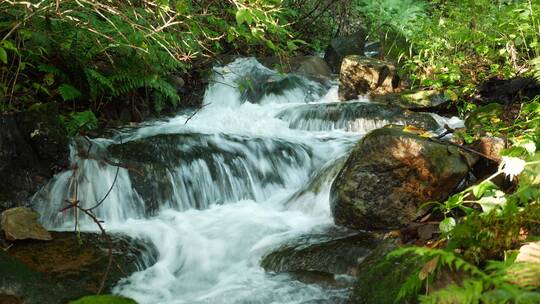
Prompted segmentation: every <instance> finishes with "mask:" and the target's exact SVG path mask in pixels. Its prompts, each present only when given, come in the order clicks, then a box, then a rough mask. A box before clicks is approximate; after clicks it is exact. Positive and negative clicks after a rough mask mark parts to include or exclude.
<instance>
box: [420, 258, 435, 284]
mask: <svg viewBox="0 0 540 304" xmlns="http://www.w3.org/2000/svg"><path fill="white" fill-rule="evenodd" d="M437 265H439V256H436V257H434V258H433V259H431V260H430V261H429V262H427V263H426V265H424V267H422V270H420V273H419V274H418V278H420V280H422V281H423V280H425V279H427V277H428V276H429V275H430V274H431V273H433V272H434V271H435V270H436V269H437Z"/></svg>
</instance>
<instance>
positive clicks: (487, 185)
mask: <svg viewBox="0 0 540 304" xmlns="http://www.w3.org/2000/svg"><path fill="white" fill-rule="evenodd" d="M493 189H497V185H495V184H494V183H493V182H492V181H483V182H481V183H480V184H478V185H476V186H474V187H472V192H473V194H474V196H475V197H476V198H481V197H482V196H483V195H484V193H485V192H486V191H487V190H493Z"/></svg>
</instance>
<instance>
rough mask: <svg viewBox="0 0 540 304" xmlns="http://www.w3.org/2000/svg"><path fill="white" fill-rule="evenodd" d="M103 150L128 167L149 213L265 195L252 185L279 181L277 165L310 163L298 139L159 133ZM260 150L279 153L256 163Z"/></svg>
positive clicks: (281, 175)
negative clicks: (169, 206)
mask: <svg viewBox="0 0 540 304" xmlns="http://www.w3.org/2000/svg"><path fill="white" fill-rule="evenodd" d="M246 146H247V147H249V148H245V147H246ZM108 151H109V153H110V154H111V156H112V157H113V158H114V159H116V160H117V161H118V162H120V163H122V164H123V165H124V166H126V167H127V168H129V176H130V179H131V182H132V185H133V188H134V189H135V190H136V191H137V193H138V194H139V195H140V196H141V198H142V199H143V201H144V202H145V205H146V208H147V214H149V215H152V214H153V213H154V212H155V211H156V210H158V209H159V206H160V204H161V205H163V203H164V202H171V203H173V204H180V203H184V204H190V205H191V207H192V208H193V207H194V208H198V209H206V208H207V207H208V206H209V205H212V204H221V203H225V202H232V201H239V200H242V199H255V200H257V199H262V198H263V197H262V195H266V194H265V193H260V192H259V191H257V189H256V188H255V187H254V184H256V185H263V186H265V185H270V184H273V185H280V184H284V183H285V180H286V178H287V176H286V172H282V171H280V169H283V170H286V169H287V168H289V167H291V166H292V167H297V168H299V167H304V168H306V167H310V166H312V165H313V164H312V159H311V155H312V151H311V148H309V147H307V146H305V145H303V144H298V143H294V142H287V141H283V140H279V139H266V138H249V137H244V136H235V135H225V134H216V135H207V134H197V133H182V134H162V135H157V136H152V137H148V138H143V139H137V140H134V141H130V142H126V143H124V144H116V145H112V146H110V147H109V149H108ZM262 155H264V156H265V159H266V158H268V157H267V155H279V157H272V158H268V162H266V163H265V165H264V166H262V165H261V162H260V159H262ZM270 168H271V169H270ZM195 185H196V186H195ZM201 189H205V190H204V191H202V190H201ZM240 190H241V191H240ZM172 207H175V208H179V209H182V208H183V206H172Z"/></svg>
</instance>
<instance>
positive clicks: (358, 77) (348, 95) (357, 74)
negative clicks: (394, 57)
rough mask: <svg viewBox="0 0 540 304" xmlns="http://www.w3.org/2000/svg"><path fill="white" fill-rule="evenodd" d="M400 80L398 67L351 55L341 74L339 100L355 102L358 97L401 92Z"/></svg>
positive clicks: (346, 59) (344, 60) (342, 67)
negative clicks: (369, 94)
mask: <svg viewBox="0 0 540 304" xmlns="http://www.w3.org/2000/svg"><path fill="white" fill-rule="evenodd" d="M400 82H401V80H400V78H399V76H398V74H397V70H396V67H395V66H394V65H393V64H391V63H389V62H385V61H381V60H377V59H374V58H368V57H361V56H357V55H351V56H347V57H345V59H343V63H342V64H341V72H340V74H339V98H340V99H341V100H354V99H357V98H358V96H361V95H365V94H368V93H371V94H388V93H394V92H396V91H399V90H400V89H401V88H400Z"/></svg>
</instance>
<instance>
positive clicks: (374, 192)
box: [330, 126, 477, 231]
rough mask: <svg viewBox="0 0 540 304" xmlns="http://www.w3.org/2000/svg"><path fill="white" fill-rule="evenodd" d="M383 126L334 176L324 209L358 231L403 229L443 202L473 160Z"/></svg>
mask: <svg viewBox="0 0 540 304" xmlns="http://www.w3.org/2000/svg"><path fill="white" fill-rule="evenodd" d="M403 129H404V127H403V126H389V127H386V128H381V129H377V130H374V131H372V132H370V133H369V134H367V135H366V136H365V137H364V138H363V139H362V140H361V141H360V142H359V143H358V144H357V145H356V147H355V148H354V149H353V150H352V151H351V154H350V157H349V159H348V160H347V161H346V163H345V165H344V166H343V169H341V171H340V173H339V174H338V176H337V177H336V178H335V180H334V182H333V184H332V188H331V192H330V207H331V210H332V214H333V216H334V219H335V222H336V224H338V225H342V226H345V227H349V228H353V229H362V230H371V231H373V230H391V229H400V228H404V227H406V226H407V225H408V224H409V223H411V222H413V221H414V220H415V219H417V218H418V217H420V216H422V215H423V213H424V212H425V211H424V210H423V209H422V208H421V204H422V203H424V202H429V201H444V200H446V198H447V197H448V196H449V195H451V194H452V191H454V189H455V188H456V187H457V186H458V185H459V183H460V182H461V181H462V180H463V179H464V178H465V177H466V176H467V173H468V172H469V169H470V168H471V167H472V166H473V165H474V163H475V162H476V160H477V159H476V158H474V157H470V156H469V154H467V153H465V152H463V151H460V150H458V149H457V148H456V147H453V146H451V145H448V144H444V143H442V142H435V141H432V140H429V139H426V138H424V137H422V136H419V135H418V134H415V133H411V132H406V131H404V130H403Z"/></svg>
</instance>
